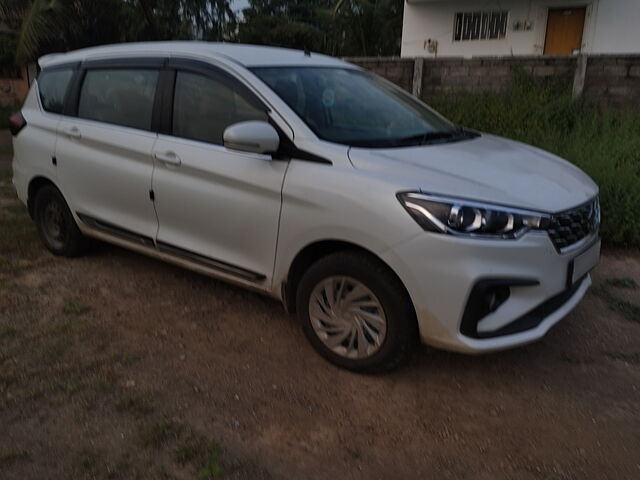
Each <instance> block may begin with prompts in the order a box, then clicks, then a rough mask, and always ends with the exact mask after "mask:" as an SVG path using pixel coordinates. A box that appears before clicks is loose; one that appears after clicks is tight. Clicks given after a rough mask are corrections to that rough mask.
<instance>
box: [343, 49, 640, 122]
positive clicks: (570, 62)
mask: <svg viewBox="0 0 640 480" xmlns="http://www.w3.org/2000/svg"><path fill="white" fill-rule="evenodd" d="M346 60H347V61H350V62H352V63H355V64H357V65H360V66H362V67H364V68H366V69H368V70H371V71H373V72H375V73H377V74H379V75H382V76H383V77H385V78H388V79H389V80H391V81H392V82H394V83H396V84H398V85H400V86H401V87H402V88H404V89H406V90H408V91H410V92H413V93H414V94H420V95H421V96H423V97H425V98H427V99H428V98H429V97H431V96H438V95H443V94H451V93H455V92H456V91H469V92H486V91H491V92H501V91H504V90H505V89H507V88H508V86H509V83H510V81H511V78H512V76H513V72H514V71H516V70H522V71H525V72H527V73H529V74H531V75H533V76H534V77H536V78H540V79H544V78H549V77H553V78H560V79H561V80H564V81H566V82H567V86H568V87H569V88H571V86H572V85H574V82H575V80H576V78H575V77H576V76H577V75H578V74H579V73H580V72H579V71H580V68H579V62H578V58H577V57H576V56H553V57H545V56H517V57H483V58H471V59H464V58H437V59H432V58H424V59H417V60H416V59H410V58H347V59H346ZM420 63H421V64H422V66H421V67H420V66H419V64H420ZM419 68H422V75H421V76H420V75H419V74H420V72H419V71H418V70H416V69H419ZM414 73H416V74H417V75H414ZM584 73H585V75H584V81H582V80H580V81H579V82H578V83H577V84H576V85H577V88H578V90H577V92H580V91H582V93H583V94H584V96H585V98H586V99H587V100H588V101H591V102H594V103H597V104H600V105H610V106H612V107H616V108H637V109H640V55H594V56H588V57H587V58H586V71H585V72H584Z"/></svg>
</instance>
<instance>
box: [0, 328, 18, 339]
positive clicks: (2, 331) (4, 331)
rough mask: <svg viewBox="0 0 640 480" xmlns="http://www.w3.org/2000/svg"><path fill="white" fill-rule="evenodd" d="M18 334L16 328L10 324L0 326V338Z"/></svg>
mask: <svg viewBox="0 0 640 480" xmlns="http://www.w3.org/2000/svg"><path fill="white" fill-rule="evenodd" d="M17 334H18V329H17V328H15V327H12V326H11V325H2V326H0V338H9V337H15V336H16V335H17Z"/></svg>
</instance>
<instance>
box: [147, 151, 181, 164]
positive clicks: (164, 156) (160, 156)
mask: <svg viewBox="0 0 640 480" xmlns="http://www.w3.org/2000/svg"><path fill="white" fill-rule="evenodd" d="M153 158H155V159H156V160H158V161H160V162H162V163H166V164H167V165H174V166H176V167H177V166H178V165H180V164H181V163H182V161H181V160H180V157H179V156H178V155H176V153H175V152H164V153H159V152H156V153H154V154H153Z"/></svg>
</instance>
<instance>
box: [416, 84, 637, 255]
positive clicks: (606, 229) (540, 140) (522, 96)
mask: <svg viewBox="0 0 640 480" xmlns="http://www.w3.org/2000/svg"><path fill="white" fill-rule="evenodd" d="M427 102H428V103H429V104H430V105H431V106H433V107H434V108H435V109H436V110H438V111H440V112H441V113H442V114H443V115H445V116H446V117H448V118H449V119H451V120H452V121H453V122H455V123H458V124H462V125H465V126H467V127H469V128H474V129H477V130H481V131H484V132H487V133H492V134H496V135H501V136H504V137H508V138H513V139H515V140H519V141H522V142H525V143H529V144H532V145H535V146H536V147H539V148H542V149H544V150H548V151H550V152H552V153H555V154H556V155H558V156H560V157H563V158H566V159H567V160H569V161H570V162H572V163H574V164H575V165H577V166H578V167H580V168H581V169H583V170H584V171H585V172H587V173H588V174H589V175H590V176H591V178H593V180H594V181H595V182H596V183H597V184H598V186H599V187H600V203H601V206H602V227H601V234H602V237H603V240H604V241H605V242H606V243H607V244H609V245H619V246H633V247H639V246H640V215H637V214H638V213H640V112H638V111H626V112H614V111H611V110H606V109H598V108H596V107H595V106H593V105H589V104H587V103H585V102H584V101H583V100H581V99H573V98H572V97H571V92H570V91H568V90H567V88H566V82H562V83H560V82H550V83H549V82H548V83H544V84H542V83H539V82H536V81H535V80H534V79H533V78H531V77H529V76H527V75H525V74H522V73H517V74H516V75H514V78H513V81H512V85H511V88H510V89H509V90H508V91H507V92H505V93H483V94H471V93H464V92H460V93H457V94H455V95H452V96H447V97H441V98H430V99H427Z"/></svg>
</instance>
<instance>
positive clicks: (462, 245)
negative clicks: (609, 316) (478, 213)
mask: <svg viewBox="0 0 640 480" xmlns="http://www.w3.org/2000/svg"><path fill="white" fill-rule="evenodd" d="M590 249H591V250H590ZM595 249H598V252H599V241H598V239H597V237H595V236H594V237H593V238H592V239H590V241H589V242H586V244H585V246H584V247H583V248H580V249H577V250H575V251H571V252H567V253H563V254H560V253H558V252H557V251H556V249H555V248H554V246H553V243H552V242H551V240H550V239H549V237H548V235H547V234H546V233H545V232H529V233H528V234H526V235H524V236H523V237H521V238H520V239H518V240H512V241H510V240H484V239H482V240H480V239H470V238H461V237H454V236H449V235H440V234H431V233H426V232H425V233H424V234H421V235H418V236H416V237H414V238H413V239H411V240H409V241H407V242H404V243H402V244H400V245H396V246H395V247H394V248H392V249H390V250H387V251H386V252H384V253H383V254H382V258H383V260H385V261H386V262H387V263H388V264H389V265H390V266H391V267H392V268H393V269H394V270H395V272H396V273H397V274H398V275H399V276H400V278H401V279H402V281H403V282H404V285H405V287H406V288H407V290H408V292H409V295H410V297H411V299H412V301H413V304H414V307H415V310H416V315H417V318H418V324H419V329H420V337H421V339H422V341H423V343H426V344H429V345H432V346H435V347H439V348H444V349H447V350H454V351H459V352H465V353H483V352H490V351H495V350H502V349H506V348H510V347H514V346H517V345H522V344H525V343H529V342H532V341H535V340H537V339H539V338H541V337H542V336H544V335H545V334H546V333H547V331H548V330H549V329H550V328H551V327H552V326H553V325H555V324H556V323H557V322H558V321H559V320H560V319H562V318H563V317H564V316H565V315H566V314H567V313H569V311H571V310H572V309H573V308H574V307H575V306H576V305H577V304H578V302H579V301H580V300H581V299H582V297H583V296H584V294H585V292H586V291H587V289H588V288H589V286H590V285H591V278H590V276H589V274H588V272H584V273H583V274H582V275H581V276H580V277H579V278H576V277H575V276H574V274H573V263H574V259H575V258H576V257H577V256H579V255H580V254H581V253H583V252H584V251H586V250H590V251H592V252H593V251H595ZM598 252H595V253H596V257H597V255H598ZM493 281H497V282H498V283H500V282H503V283H506V284H509V285H510V286H509V287H508V289H507V292H508V295H507V298H506V299H504V298H503V299H502V303H500V304H499V306H498V307H497V308H496V309H495V310H488V311H484V312H481V313H480V314H478V313H477V312H476V309H475V308H474V305H473V299H474V297H476V296H477V288H476V289H474V287H477V285H479V284H480V285H484V284H486V283H489V284H491V282H493ZM470 312H472V313H474V312H475V313H474V314H472V315H470ZM469 317H471V320H470V318H469Z"/></svg>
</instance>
